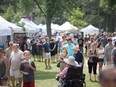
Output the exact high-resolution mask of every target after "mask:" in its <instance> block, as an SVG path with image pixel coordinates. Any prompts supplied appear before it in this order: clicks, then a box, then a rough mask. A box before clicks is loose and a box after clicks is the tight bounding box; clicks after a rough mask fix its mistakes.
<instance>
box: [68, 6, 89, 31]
mask: <svg viewBox="0 0 116 87" xmlns="http://www.w3.org/2000/svg"><path fill="white" fill-rule="evenodd" d="M71 13H72V15H71V16H70V18H69V20H70V22H71V23H72V24H74V25H75V26H76V27H78V28H79V29H81V28H83V27H85V26H86V25H87V22H86V21H84V19H83V17H84V13H83V12H82V11H81V10H80V9H79V8H77V9H73V10H72V11H71Z"/></svg>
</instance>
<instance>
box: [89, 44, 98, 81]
mask: <svg viewBox="0 0 116 87" xmlns="http://www.w3.org/2000/svg"><path fill="white" fill-rule="evenodd" d="M87 56H88V57H89V59H88V71H89V79H90V81H92V78H91V73H92V71H93V74H94V81H96V74H97V61H96V60H97V57H98V53H97V50H96V45H95V43H92V44H91V48H90V49H89V51H88V53H87Z"/></svg>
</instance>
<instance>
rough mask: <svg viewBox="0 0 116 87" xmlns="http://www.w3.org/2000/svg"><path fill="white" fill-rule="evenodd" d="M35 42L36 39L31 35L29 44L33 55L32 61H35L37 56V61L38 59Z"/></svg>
mask: <svg viewBox="0 0 116 87" xmlns="http://www.w3.org/2000/svg"><path fill="white" fill-rule="evenodd" d="M37 43H38V42H37V40H36V39H35V37H34V36H33V39H32V40H31V42H30V44H31V46H32V55H33V58H34V61H35V58H36V57H37V61H39V60H38V52H37Z"/></svg>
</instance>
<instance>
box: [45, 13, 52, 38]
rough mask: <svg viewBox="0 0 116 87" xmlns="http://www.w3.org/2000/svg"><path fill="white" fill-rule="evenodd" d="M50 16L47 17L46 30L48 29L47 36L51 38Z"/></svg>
mask: <svg viewBox="0 0 116 87" xmlns="http://www.w3.org/2000/svg"><path fill="white" fill-rule="evenodd" d="M48 14H49V13H48ZM48 14H47V15H46V29H47V36H48V37H49V38H51V18H50V17H49V15H48Z"/></svg>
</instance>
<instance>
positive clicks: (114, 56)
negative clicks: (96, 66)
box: [111, 41, 116, 66]
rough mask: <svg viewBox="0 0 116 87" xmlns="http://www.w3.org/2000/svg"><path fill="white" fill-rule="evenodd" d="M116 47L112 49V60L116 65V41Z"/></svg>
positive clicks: (115, 44)
mask: <svg viewBox="0 0 116 87" xmlns="http://www.w3.org/2000/svg"><path fill="white" fill-rule="evenodd" d="M114 46H115V47H114V49H113V50H112V56H111V62H112V63H113V64H114V66H116V41H115V43H114Z"/></svg>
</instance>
